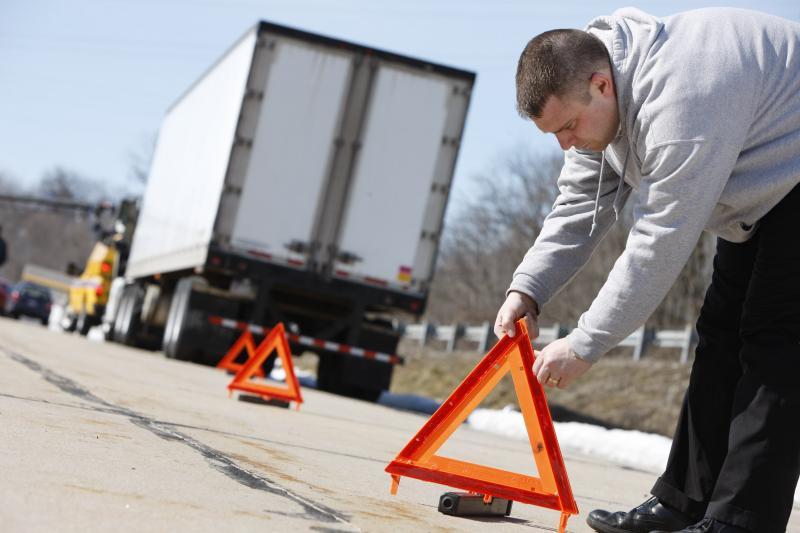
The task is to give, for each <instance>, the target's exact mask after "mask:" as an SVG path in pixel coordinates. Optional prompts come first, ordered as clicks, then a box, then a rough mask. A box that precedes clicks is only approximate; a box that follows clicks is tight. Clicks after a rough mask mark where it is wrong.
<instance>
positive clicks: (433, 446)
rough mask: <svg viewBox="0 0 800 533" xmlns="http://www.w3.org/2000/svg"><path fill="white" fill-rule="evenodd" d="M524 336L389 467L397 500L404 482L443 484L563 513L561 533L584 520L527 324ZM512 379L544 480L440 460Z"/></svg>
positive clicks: (504, 346) (509, 341)
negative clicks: (572, 520) (574, 519)
mask: <svg viewBox="0 0 800 533" xmlns="http://www.w3.org/2000/svg"><path fill="white" fill-rule="evenodd" d="M516 327H517V331H518V332H519V334H518V335H517V336H516V337H514V338H510V337H508V336H505V337H503V338H502V339H500V341H499V342H498V343H497V344H496V345H495V346H494V348H492V349H491V350H490V351H489V353H487V354H486V356H484V358H483V359H482V360H481V361H480V362H479V363H478V365H477V366H476V367H475V368H474V369H473V370H472V372H470V374H469V375H468V376H467V377H466V378H465V379H464V381H463V382H461V384H460V385H459V386H458V387H457V388H456V390H455V391H453V393H452V394H451V395H450V397H449V398H447V400H445V401H444V403H443V404H442V405H441V407H439V409H438V410H437V411H436V412H435V413H434V414H433V415H432V416H431V417H430V419H429V420H428V422H426V423H425V425H424V426H422V429H420V430H419V432H418V433H417V434H416V435H415V436H414V438H412V439H411V441H410V442H409V443H408V444H407V445H406V447H405V448H403V450H402V451H401V452H400V453H399V454H398V455H397V457H396V458H395V460H394V461H392V462H391V463H390V464H389V465H388V466H387V467H386V472H388V473H389V474H391V476H392V487H391V493H392V494H396V493H397V489H398V486H399V484H400V477H401V476H407V477H413V478H416V479H420V480H423V481H431V482H433V483H440V484H442V485H448V486H450V487H455V488H459V489H463V490H467V491H470V492H472V493H475V494H483V495H484V496H485V498H486V499H489V500H490V499H491V498H493V497H496V498H506V499H509V500H514V501H518V502H521V503H528V504H531V505H538V506H541V507H546V508H549V509H554V510H556V511H561V518H560V520H559V528H558V530H559V532H561V533H563V532H564V531H565V530H566V527H567V520H568V519H569V517H570V516H571V515H574V514H578V506H577V504H576V503H575V499H574V497H573V495H572V488H571V487H570V484H569V479H568V477H567V471H566V469H565V467H564V460H563V458H562V456H561V449H560V448H559V446H558V440H557V439H556V434H555V430H554V428H553V421H552V419H551V417H550V410H549V408H548V407H547V400H546V399H545V395H544V390H543V389H542V386H541V385H540V384H539V382H538V381H537V380H536V377H535V376H534V375H533V361H534V359H535V356H534V353H533V348H532V347H531V343H530V340H529V339H528V330H527V327H526V326H525V323H524V320H520V321H518V322H517V326H516ZM509 372H510V373H511V378H512V380H513V382H514V389H515V391H516V393H517V400H518V401H519V405H520V409H521V411H522V418H523V420H524V421H525V427H526V429H527V431H528V438H529V441H530V444H531V451H532V452H533V457H534V460H535V462H536V468H537V469H538V472H539V477H535V476H529V475H525V474H519V473H515V472H509V471H506V470H501V469H498V468H492V467H488V466H483V465H479V464H474V463H468V462H465V461H459V460H456V459H451V458H449V457H442V456H439V455H435V453H436V451H437V450H438V449H439V448H441V446H442V445H443V444H444V442H445V441H446V440H447V439H448V438H449V437H450V436H451V435H452V434H453V432H454V431H455V430H456V429H457V428H458V427H459V426H460V425H461V423H462V422H464V420H466V418H467V416H469V414H470V413H471V412H472V411H473V410H474V409H475V407H477V406H478V405H479V404H480V402H481V401H483V399H484V398H485V397H486V396H487V395H488V394H489V393H490V392H491V391H492V389H494V387H495V386H496V385H497V383H499V382H500V380H501V379H502V378H503V377H504V376H505V375H506V373H509Z"/></svg>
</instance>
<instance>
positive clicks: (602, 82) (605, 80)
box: [590, 72, 615, 96]
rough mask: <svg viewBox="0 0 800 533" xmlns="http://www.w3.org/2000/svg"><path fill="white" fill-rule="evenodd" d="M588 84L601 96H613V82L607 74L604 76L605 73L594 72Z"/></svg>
mask: <svg viewBox="0 0 800 533" xmlns="http://www.w3.org/2000/svg"><path fill="white" fill-rule="evenodd" d="M590 83H591V84H592V85H593V86H594V87H595V88H596V89H597V90H598V91H599V92H600V94H602V95H603V96H615V92H614V80H613V78H611V76H610V75H609V74H606V73H605V72H594V73H593V74H592V77H591V79H590Z"/></svg>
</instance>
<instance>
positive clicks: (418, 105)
mask: <svg viewBox="0 0 800 533" xmlns="http://www.w3.org/2000/svg"><path fill="white" fill-rule="evenodd" d="M453 87H454V85H453V81H452V80H450V79H448V78H446V77H443V76H440V75H435V74H431V73H428V72H425V71H415V70H412V69H409V68H406V67H405V66H395V65H392V64H387V63H381V65H380V69H379V71H378V73H377V76H376V79H375V84H374V87H373V92H372V95H371V98H370V103H369V110H368V114H367V118H366V122H365V126H364V131H363V133H362V136H361V138H362V142H363V146H362V148H361V150H360V152H359V154H358V158H357V161H356V166H355V171H354V175H353V181H352V184H351V189H350V194H349V198H348V202H347V204H346V206H345V209H346V212H345V213H344V216H343V222H342V229H341V232H340V237H339V242H338V250H339V255H338V258H337V259H336V260H335V265H334V268H333V269H332V272H333V275H334V276H335V277H340V278H346V279H354V278H355V279H357V280H361V281H365V282H367V283H371V284H377V285H384V286H391V287H394V288H397V289H400V290H404V291H408V292H422V291H423V287H422V285H423V284H424V283H425V282H426V281H427V280H429V279H430V276H431V269H432V266H433V261H434V256H435V244H436V241H438V235H428V236H426V235H425V227H424V226H425V224H426V221H427V223H428V224H432V225H433V226H435V228H436V229H435V230H434V231H432V232H431V233H435V232H438V228H439V227H440V226H441V214H442V211H443V209H444V205H445V203H446V199H447V194H446V193H445V194H441V192H443V191H437V186H436V184H437V183H441V184H442V187H443V189H444V190H445V191H446V189H447V188H448V187H449V184H450V180H451V179H452V164H453V162H454V160H455V154H454V153H452V154H449V153H447V154H445V153H443V141H444V140H445V139H446V138H447V136H448V135H450V133H449V132H448V131H447V130H448V128H450V129H457V132H455V135H456V136H458V135H460V131H461V127H462V126H463V115H464V113H465V112H466V106H465V105H463V106H460V107H459V106H455V107H454V106H453V105H451V100H452V98H453V92H454V91H453ZM461 100H462V101H463V100H464V99H463V98H462V99H461ZM453 114H456V115H458V116H452V115H453ZM448 157H449V158H450V160H449V161H442V159H443V158H444V159H447V158H448ZM434 204H438V205H434ZM431 211H433V212H434V213H435V214H434V216H433V219H434V220H430V219H431V217H430V216H429V212H431ZM426 238H430V239H434V242H433V244H434V246H433V247H429V249H428V248H426V249H425V250H423V248H422V247H421V242H422V240H424V239H426Z"/></svg>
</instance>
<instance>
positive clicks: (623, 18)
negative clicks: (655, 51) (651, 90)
mask: <svg viewBox="0 0 800 533" xmlns="http://www.w3.org/2000/svg"><path fill="white" fill-rule="evenodd" d="M663 28H664V23H663V22H662V21H661V20H660V19H658V18H656V17H654V16H652V15H648V14H647V13H645V12H644V11H640V10H638V9H636V8H633V7H626V8H623V9H619V10H617V11H615V12H614V13H613V14H612V15H608V16H603V17H597V18H596V19H594V20H593V21H591V22H590V23H589V25H588V26H587V27H586V31H587V32H589V33H591V34H592V35H594V36H595V37H597V38H598V39H600V40H601V41H603V44H605V45H606V48H607V49H608V53H609V56H610V58H611V69H612V71H613V72H612V73H613V75H614V85H615V90H616V92H617V103H618V104H619V123H620V126H621V134H623V135H624V134H625V132H628V131H631V127H632V121H633V120H634V119H635V118H636V115H637V113H638V109H635V108H633V106H632V100H633V98H632V96H633V95H632V94H631V92H632V89H631V88H632V86H633V82H634V76H635V75H637V74H641V68H640V67H641V66H642V64H643V63H644V62H645V60H646V58H647V55H648V54H649V52H650V50H651V49H652V47H653V45H654V43H655V42H656V40H657V38H658V34H659V33H660V32H661V30H662V29H663Z"/></svg>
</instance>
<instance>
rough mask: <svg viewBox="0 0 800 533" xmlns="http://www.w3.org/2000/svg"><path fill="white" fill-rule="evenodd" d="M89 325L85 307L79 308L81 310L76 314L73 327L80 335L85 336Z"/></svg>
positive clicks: (89, 320)
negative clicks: (76, 317) (76, 318)
mask: <svg viewBox="0 0 800 533" xmlns="http://www.w3.org/2000/svg"><path fill="white" fill-rule="evenodd" d="M91 327H92V319H91V317H90V316H89V315H88V314H86V309H81V312H80V313H79V314H78V320H77V321H76V323H75V329H76V330H77V332H78V333H79V334H80V335H81V336H83V337H85V336H86V335H87V334H88V333H89V329H90V328H91Z"/></svg>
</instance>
